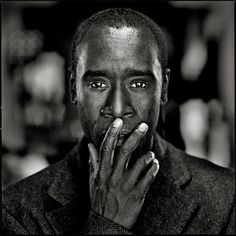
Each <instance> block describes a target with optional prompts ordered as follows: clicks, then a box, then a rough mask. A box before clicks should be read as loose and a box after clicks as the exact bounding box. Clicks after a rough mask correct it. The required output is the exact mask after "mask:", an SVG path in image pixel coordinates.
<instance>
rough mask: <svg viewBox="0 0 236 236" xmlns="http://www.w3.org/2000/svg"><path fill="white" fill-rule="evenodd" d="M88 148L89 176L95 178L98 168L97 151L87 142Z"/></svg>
mask: <svg viewBox="0 0 236 236" xmlns="http://www.w3.org/2000/svg"><path fill="white" fill-rule="evenodd" d="M88 149H89V170H90V176H92V177H93V178H96V176H97V173H98V170H99V159H98V152H97V149H96V147H95V146H94V145H93V144H92V143H89V144H88Z"/></svg>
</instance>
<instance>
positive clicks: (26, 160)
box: [1, 1, 235, 189]
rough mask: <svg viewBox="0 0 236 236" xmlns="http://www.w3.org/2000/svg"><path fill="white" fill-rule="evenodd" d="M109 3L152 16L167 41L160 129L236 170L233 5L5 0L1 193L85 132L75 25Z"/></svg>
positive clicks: (177, 143) (187, 147) (57, 157)
mask: <svg viewBox="0 0 236 236" xmlns="http://www.w3.org/2000/svg"><path fill="white" fill-rule="evenodd" d="M109 7H130V8H133V9H135V10H138V11H141V12H142V13H144V14H146V15H148V16H149V17H151V18H152V19H153V20H154V21H156V22H157V23H158V24H159V25H160V26H161V27H162V29H163V31H164V33H165V35H166V38H167V44H168V50H169V51H168V54H169V63H168V66H169V68H170V69H171V80H170V87H169V101H168V103H167V105H166V106H164V107H163V108H162V110H161V117H160V122H159V126H158V132H159V133H160V134H161V135H162V136H163V137H165V138H166V139H167V140H168V141H169V142H170V143H172V144H174V145H175V146H176V147H178V148H180V149H182V150H185V151H186V152H187V153H189V154H192V155H196V156H199V157H201V158H205V159H208V160H210V161H212V162H214V163H216V164H218V165H220V166H223V167H231V168H234V167H235V159H234V155H235V150H234V137H235V134H234V130H235V127H234V126H235V125H234V100H235V95H234V2H233V1H217V2H214V1H171V2H167V1H165V2H164V1H160V2H154V1H150V2H149V1H145V2H144V1H130V2H129V1H118V2H117V1H112V2H111V1H110V2H108V1H105V2H102V1H94V2H93V1H87V2H85V1H84V2H83V1H76V2H69V1H60V2H57V1H42V2H41V1H40V2H39V1H17V2H13V1H11V2H2V149H1V150H2V189H4V188H5V187H7V186H8V185H9V184H13V183H16V182H17V181H19V180H20V179H22V178H24V177H26V176H28V175H30V174H33V173H35V172H37V171H39V170H41V169H42V168H45V167H46V166H48V165H50V164H52V163H55V162H57V161H59V160H61V159H62V158H63V157H64V156H65V155H66V153H68V152H69V151H70V149H72V148H73V146H74V145H75V144H76V142H78V140H79V139H80V138H81V137H82V136H83V131H82V130H81V126H80V120H79V116H80V114H78V113H77V111H76V107H75V106H74V105H72V103H71V101H70V93H69V83H68V82H69V80H68V72H67V71H68V67H69V66H70V60H71V39H72V36H73V33H74V31H75V29H76V26H77V24H78V23H80V22H81V21H82V20H84V19H85V18H87V17H89V16H90V15H91V14H93V13H95V12H97V11H99V10H103V9H105V8H109Z"/></svg>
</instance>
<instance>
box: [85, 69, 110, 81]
mask: <svg viewBox="0 0 236 236" xmlns="http://www.w3.org/2000/svg"><path fill="white" fill-rule="evenodd" d="M106 75H107V71H105V70H93V71H92V70H87V71H86V72H85V73H84V75H83V77H82V78H83V79H84V80H86V79H87V78H88V77H95V76H106Z"/></svg>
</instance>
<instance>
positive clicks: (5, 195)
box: [2, 149, 75, 211]
mask: <svg viewBox="0 0 236 236" xmlns="http://www.w3.org/2000/svg"><path fill="white" fill-rule="evenodd" d="M74 151H75V150H74V149H73V150H72V151H71V152H70V153H69V154H68V155H67V156H66V157H65V158H64V159H63V160H61V161H59V162H57V163H55V164H52V165H50V166H48V167H47V168H45V169H43V170H41V171H39V172H37V173H35V174H33V175H31V176H29V177H26V178H24V179H22V180H21V181H19V182H18V183H16V184H14V185H10V186H8V187H7V188H6V189H4V190H3V192H2V204H3V205H4V206H5V207H6V208H7V209H8V210H10V211H15V210H16V209H17V206H21V207H25V208H38V209H40V208H43V207H44V206H43V205H42V204H43V202H44V200H45V198H46V197H47V191H48V189H49V187H50V186H51V185H52V183H53V181H54V180H55V178H56V179H57V180H59V178H61V176H62V175H63V173H64V172H65V173H66V172H68V169H69V168H70V165H71V163H70V161H71V156H73V152H74Z"/></svg>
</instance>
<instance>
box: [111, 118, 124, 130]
mask: <svg viewBox="0 0 236 236" xmlns="http://www.w3.org/2000/svg"><path fill="white" fill-rule="evenodd" d="M121 124H122V120H121V119H120V118H116V119H115V121H114V122H113V124H112V126H113V127H114V128H119V127H120V126H121Z"/></svg>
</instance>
